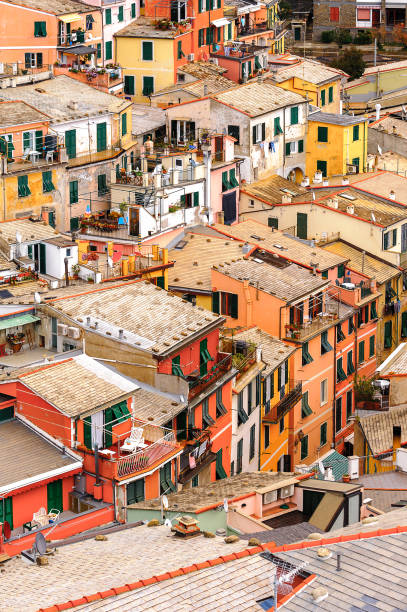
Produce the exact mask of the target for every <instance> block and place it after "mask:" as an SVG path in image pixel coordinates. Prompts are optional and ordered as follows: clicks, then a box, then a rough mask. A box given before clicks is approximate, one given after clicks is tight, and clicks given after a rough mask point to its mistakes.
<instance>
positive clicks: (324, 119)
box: [308, 111, 368, 127]
mask: <svg viewBox="0 0 407 612" xmlns="http://www.w3.org/2000/svg"><path fill="white" fill-rule="evenodd" d="M367 120H368V119H367V117H356V116H353V115H340V114H334V113H323V112H322V111H318V112H316V113H310V114H309V115H308V121H315V122H317V123H332V124H333V125H343V126H345V127H346V126H350V125H357V124H358V123H365V122H367Z"/></svg>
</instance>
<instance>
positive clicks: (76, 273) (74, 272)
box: [71, 264, 80, 278]
mask: <svg viewBox="0 0 407 612" xmlns="http://www.w3.org/2000/svg"><path fill="white" fill-rule="evenodd" d="M79 270H80V267H79V264H74V265H73V266H72V268H71V271H72V275H73V277H74V278H79Z"/></svg>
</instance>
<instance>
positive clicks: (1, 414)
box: [0, 404, 14, 423]
mask: <svg viewBox="0 0 407 612" xmlns="http://www.w3.org/2000/svg"><path fill="white" fill-rule="evenodd" d="M13 418H14V404H12V405H11V406H7V408H1V407H0V423H1V422H2V421H9V420H10V419H13Z"/></svg>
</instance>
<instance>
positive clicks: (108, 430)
mask: <svg viewBox="0 0 407 612" xmlns="http://www.w3.org/2000/svg"><path fill="white" fill-rule="evenodd" d="M104 420H105V422H104V429H105V448H109V446H112V444H113V435H112V428H113V425H112V421H113V420H114V413H113V410H112V409H111V408H106V410H105V411H104Z"/></svg>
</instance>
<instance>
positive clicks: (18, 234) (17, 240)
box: [16, 231, 21, 242]
mask: <svg viewBox="0 0 407 612" xmlns="http://www.w3.org/2000/svg"><path fill="white" fill-rule="evenodd" d="M16 242H21V233H20V232H19V231H17V232H16Z"/></svg>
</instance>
